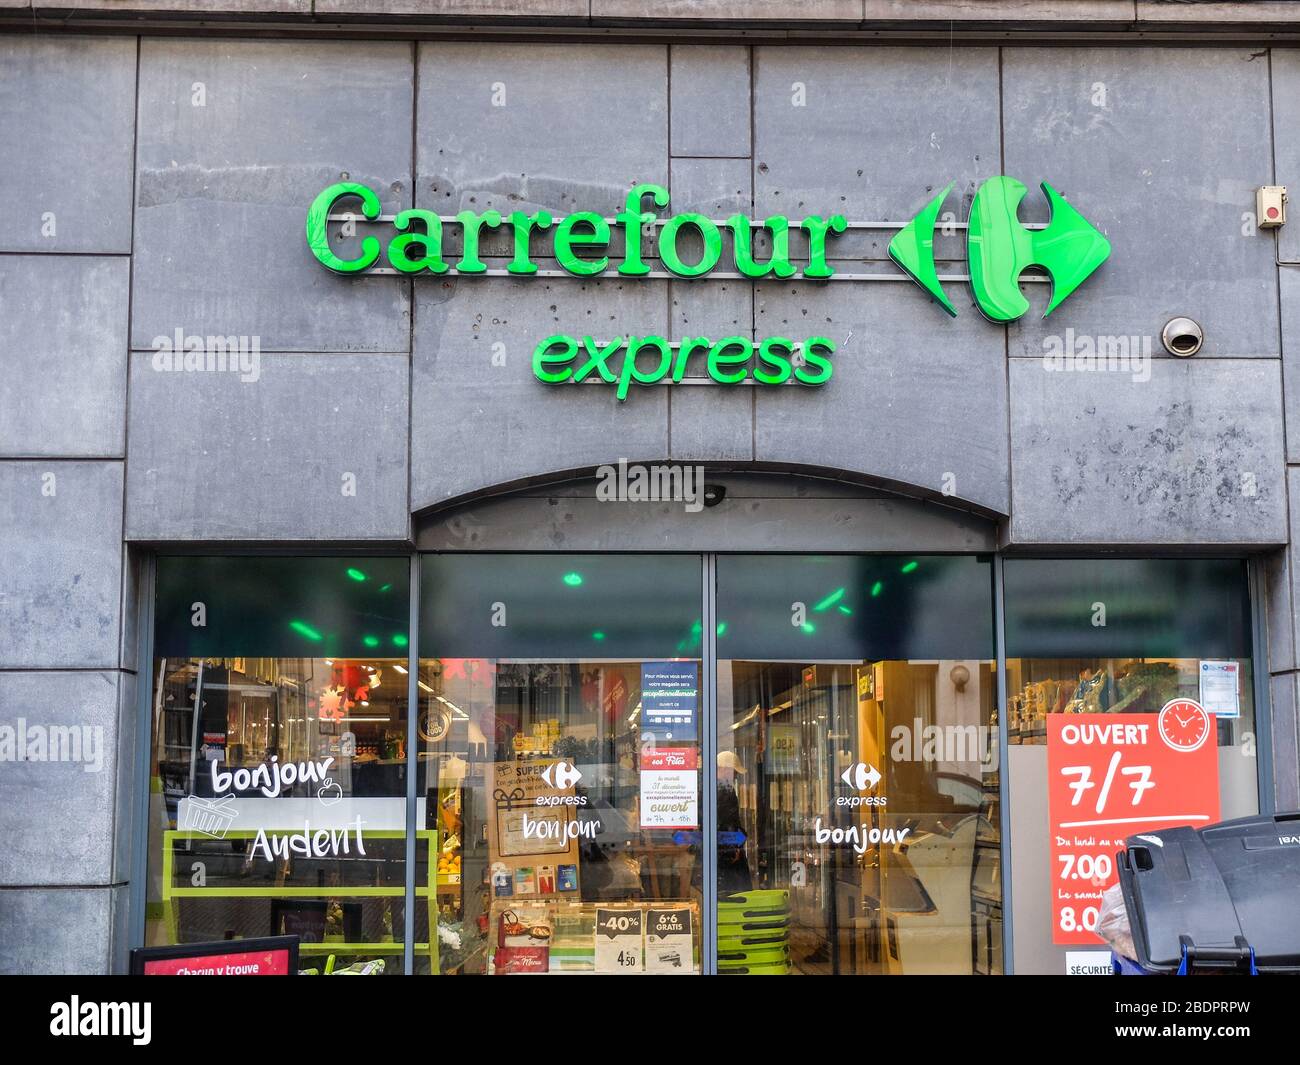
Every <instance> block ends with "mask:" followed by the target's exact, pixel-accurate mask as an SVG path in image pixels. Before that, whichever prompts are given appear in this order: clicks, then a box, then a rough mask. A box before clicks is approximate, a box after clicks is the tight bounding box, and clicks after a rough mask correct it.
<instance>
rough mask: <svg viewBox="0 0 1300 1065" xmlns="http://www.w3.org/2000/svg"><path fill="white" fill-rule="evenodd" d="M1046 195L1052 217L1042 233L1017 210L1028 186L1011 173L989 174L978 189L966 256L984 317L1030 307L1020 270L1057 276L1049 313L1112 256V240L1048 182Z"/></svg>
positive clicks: (1010, 317)
mask: <svg viewBox="0 0 1300 1065" xmlns="http://www.w3.org/2000/svg"><path fill="white" fill-rule="evenodd" d="M1042 190H1043V195H1044V196H1046V197H1047V202H1048V203H1049V204H1050V205H1051V208H1052V220H1051V222H1050V223H1049V224H1048V226H1047V228H1046V229H1042V230H1039V231H1037V232H1034V231H1031V230H1028V229H1026V228H1025V227H1024V226H1022V225H1021V224H1020V220H1019V219H1018V218H1017V217H1016V212H1017V210H1018V209H1019V207H1020V201H1021V200H1022V199H1024V196H1025V186H1024V185H1023V184H1021V183H1020V182H1019V181H1017V180H1016V179H1015V178H1010V177H994V178H989V180H988V181H986V182H984V184H983V185H981V186H980V189H979V191H978V192H977V193H975V201H974V202H973V203H972V204H971V208H970V222H969V228H968V229H967V232H966V258H967V261H968V263H969V266H970V287H971V291H972V292H973V293H974V295H975V303H976V305H977V306H978V307H979V309H980V311H981V312H982V313H983V314H984V315H985V317H987V318H990V319H992V320H993V321H995V322H1011V321H1014V320H1015V319H1017V318H1019V317H1020V316H1021V315H1022V314H1024V313H1025V312H1026V311H1027V310H1029V301H1028V300H1026V299H1025V297H1024V295H1023V294H1022V293H1021V291H1020V284H1019V281H1020V274H1021V272H1022V271H1023V270H1024V269H1025V268H1026V267H1029V266H1041V267H1042V268H1043V269H1044V270H1046V271H1047V273H1048V275H1049V276H1050V277H1051V279H1052V299H1051V301H1050V302H1049V303H1048V305H1047V310H1046V311H1045V312H1044V313H1043V317H1044V318H1046V317H1047V316H1048V315H1049V314H1051V313H1052V311H1054V310H1056V308H1057V307H1058V306H1060V304H1061V301H1062V300H1064V299H1065V298H1066V297H1067V296H1069V295H1070V293H1071V292H1073V291H1074V290H1075V289H1076V288H1078V287H1079V286H1080V285H1081V284H1082V283H1083V282H1084V280H1085V279H1086V278H1087V277H1088V275H1089V274H1091V273H1092V272H1093V271H1094V270H1096V269H1097V267H1099V266H1100V265H1101V264H1102V263H1103V262H1105V261H1106V258H1107V256H1109V255H1110V242H1109V241H1108V240H1107V239H1106V238H1105V237H1103V236H1102V235H1101V233H1099V232H1098V231H1097V229H1096V228H1095V227H1094V226H1093V225H1092V223H1090V222H1089V221H1088V220H1087V219H1086V218H1084V217H1083V215H1081V214H1080V213H1079V212H1078V211H1076V210H1075V209H1074V208H1073V207H1071V206H1070V205H1069V204H1068V203H1067V202H1066V200H1065V197H1063V196H1062V195H1061V194H1060V193H1059V192H1057V191H1056V190H1055V189H1054V188H1052V186H1051V185H1049V184H1048V183H1047V182H1046V181H1044V182H1043V183H1042Z"/></svg>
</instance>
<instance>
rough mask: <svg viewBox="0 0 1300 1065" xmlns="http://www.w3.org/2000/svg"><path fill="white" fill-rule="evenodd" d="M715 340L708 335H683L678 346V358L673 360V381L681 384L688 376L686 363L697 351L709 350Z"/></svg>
mask: <svg viewBox="0 0 1300 1065" xmlns="http://www.w3.org/2000/svg"><path fill="white" fill-rule="evenodd" d="M711 347H713V341H712V340H710V339H709V338H708V337H682V339H681V343H680V344H678V346H677V358H676V359H674V360H673V383H674V384H681V381H682V378H683V377H685V376H686V364H687V363H688V362H689V361H690V358H691V356H692V355H694V354H695V353H696V352H697V351H708V350H709V348H711Z"/></svg>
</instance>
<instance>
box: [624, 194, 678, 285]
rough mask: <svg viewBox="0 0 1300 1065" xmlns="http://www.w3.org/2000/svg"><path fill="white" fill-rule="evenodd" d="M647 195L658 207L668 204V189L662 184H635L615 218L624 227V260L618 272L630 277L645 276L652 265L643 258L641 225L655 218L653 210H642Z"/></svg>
mask: <svg viewBox="0 0 1300 1065" xmlns="http://www.w3.org/2000/svg"><path fill="white" fill-rule="evenodd" d="M647 196H650V197H652V198H653V201H654V204H655V206H656V207H667V206H668V190H667V189H666V188H664V187H663V186H662V185H648V184H641V185H633V186H632V187H631V188H630V189H629V190H628V193H627V200H626V201H625V204H624V207H623V210H621V211H619V213H618V214H617V215H616V216H615V220H616V221H617V222H618V224H619V225H620V226H622V227H623V244H624V247H623V261H622V262H621V263H620V264H619V267H618V272H619V273H620V274H623V275H625V276H628V277H638V276H644V275H645V274H648V273H649V272H650V267H648V266H647V265H646V264H645V260H644V259H642V258H641V227H642V226H643V225H648V224H649V223H651V222H653V221H654V220H655V215H654V212H653V211H644V212H643V211H642V210H641V201H642V200H644V199H645V198H646V197H647Z"/></svg>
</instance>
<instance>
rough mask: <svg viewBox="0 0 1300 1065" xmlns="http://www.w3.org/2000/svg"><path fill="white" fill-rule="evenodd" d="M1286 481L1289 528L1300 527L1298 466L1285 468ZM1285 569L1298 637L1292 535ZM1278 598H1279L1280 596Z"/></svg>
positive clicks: (1299, 566)
mask: <svg viewBox="0 0 1300 1065" xmlns="http://www.w3.org/2000/svg"><path fill="white" fill-rule="evenodd" d="M1286 483H1287V497H1288V499H1289V500H1290V512H1291V528H1292V529H1296V528H1300V467H1296V466H1291V467H1288V468H1287V471H1286ZM1286 571H1287V573H1288V575H1289V578H1290V580H1289V584H1290V599H1289V603H1290V607H1291V631H1292V632H1293V633H1294V634H1295V635H1296V636H1297V637H1300V542H1297V538H1296V537H1294V536H1293V537H1292V538H1291V543H1290V544H1289V545H1288V547H1287V549H1286ZM1278 598H1279V599H1280V598H1281V596H1278ZM1296 665H1297V666H1300V654H1297V656H1296ZM1269 666H1270V668H1276V669H1285V668H1287V667H1286V664H1285V662H1282V663H1281V664H1279V665H1278V666H1277V667H1273V665H1272V661H1271V660H1270V662H1269Z"/></svg>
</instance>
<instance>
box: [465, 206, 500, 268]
mask: <svg viewBox="0 0 1300 1065" xmlns="http://www.w3.org/2000/svg"><path fill="white" fill-rule="evenodd" d="M456 221H457V222H459V223H460V229H461V233H462V237H461V239H462V241H463V242H464V244H463V247H462V248H461V253H460V262H458V263H457V264H456V269H457V270H459V271H460V272H461V273H462V274H481V273H483V271H485V270H486V269H487V264H486V263H484V262H483V260H482V259H480V258H479V256H478V252H479V230H480V229H481V228H482V227H483V226H487V227H488V228H489V229H497V228H499V227H500V225H501V212H500V211H484V212H483V213H482V214H479V212H477V211H461V212H460V214H458V215H457V216H456Z"/></svg>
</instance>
